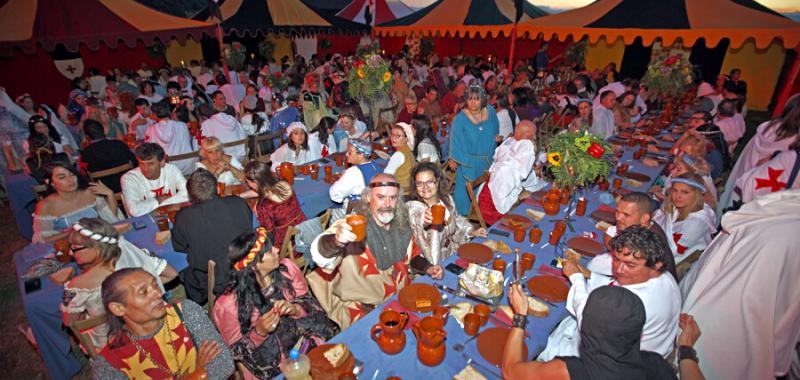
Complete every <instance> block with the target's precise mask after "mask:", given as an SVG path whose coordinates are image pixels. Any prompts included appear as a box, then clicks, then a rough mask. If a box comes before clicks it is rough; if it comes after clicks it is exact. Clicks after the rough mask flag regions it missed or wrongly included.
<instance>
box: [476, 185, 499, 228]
mask: <svg viewBox="0 0 800 380" xmlns="http://www.w3.org/2000/svg"><path fill="white" fill-rule="evenodd" d="M488 184H489V179H488V178H487V179H486V184H485V185H484V186H483V190H481V193H480V194H479V195H478V208H479V209H480V210H481V215H483V220H484V221H485V222H486V225H487V226H491V225H492V224H495V223H497V221H498V220H500V219H501V218H502V217H503V214H501V213H500V212H499V211H497V208H496V207H495V205H494V201H493V200H492V191H491V190H490V189H489V185H488Z"/></svg>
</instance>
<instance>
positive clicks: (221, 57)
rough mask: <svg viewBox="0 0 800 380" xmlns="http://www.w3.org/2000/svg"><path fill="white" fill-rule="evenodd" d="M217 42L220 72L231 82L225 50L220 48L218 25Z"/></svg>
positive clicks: (220, 27)
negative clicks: (220, 64)
mask: <svg viewBox="0 0 800 380" xmlns="http://www.w3.org/2000/svg"><path fill="white" fill-rule="evenodd" d="M217 42H218V43H219V60H220V63H222V71H224V72H225V78H228V81H229V82H232V80H231V72H230V70H229V69H228V63H227V62H225V50H224V49H223V47H222V45H223V43H222V25H220V23H217Z"/></svg>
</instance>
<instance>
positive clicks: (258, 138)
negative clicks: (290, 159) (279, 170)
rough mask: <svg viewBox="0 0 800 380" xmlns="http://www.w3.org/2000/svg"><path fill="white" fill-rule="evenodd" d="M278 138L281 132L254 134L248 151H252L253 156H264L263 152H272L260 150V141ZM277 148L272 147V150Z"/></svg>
mask: <svg viewBox="0 0 800 380" xmlns="http://www.w3.org/2000/svg"><path fill="white" fill-rule="evenodd" d="M280 138H281V133H280V132H272V133H268V134H266V135H261V136H255V138H254V139H253V146H251V147H250V150H249V152H251V153H253V157H254V158H260V157H261V156H264V155H265V154H271V153H272V152H268V153H265V152H262V151H261V143H262V142H264V141H271V140H274V139H280ZM277 148H278V147H273V148H272V150H273V151H275V149H277Z"/></svg>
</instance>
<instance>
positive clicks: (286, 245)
mask: <svg viewBox="0 0 800 380" xmlns="http://www.w3.org/2000/svg"><path fill="white" fill-rule="evenodd" d="M299 232H300V230H298V229H297V228H295V227H294V226H289V227H288V228H287V229H286V235H284V236H283V242H282V243H281V249H280V251H278V260H282V259H284V258H287V257H288V258H289V259H291V260H292V262H294V263H295V264H296V265H297V267H298V268H300V269H302V270H303V272H305V270H306V266H307V265H308V263H306V260H305V258H303V256H300V257H294V235H297V233H299Z"/></svg>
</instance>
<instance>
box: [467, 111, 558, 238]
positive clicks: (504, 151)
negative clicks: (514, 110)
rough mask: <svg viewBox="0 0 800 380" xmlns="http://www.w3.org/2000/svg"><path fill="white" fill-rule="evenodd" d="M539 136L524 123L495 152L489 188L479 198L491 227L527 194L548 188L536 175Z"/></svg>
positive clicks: (483, 212) (526, 121)
mask: <svg viewBox="0 0 800 380" xmlns="http://www.w3.org/2000/svg"><path fill="white" fill-rule="evenodd" d="M535 136H536V126H535V125H534V124H533V122H531V121H528V120H524V121H522V122H520V123H519V124H518V125H517V127H516V128H515V131H514V136H513V137H509V138H507V139H506V140H505V141H503V143H502V144H500V146H499V147H497V149H496V150H495V153H494V163H493V164H492V166H491V167H490V168H489V180H488V181H487V184H488V186H483V188H482V189H481V190H480V193H479V194H478V207H479V208H480V210H481V215H483V219H484V220H485V221H486V224H487V225H491V224H494V223H495V222H497V221H498V220H500V218H502V217H503V215H504V214H505V213H507V212H508V211H509V210H511V208H512V207H514V203H516V202H517V199H519V195H520V194H521V193H522V191H523V190H526V191H536V190H539V189H541V188H542V187H544V185H545V184H546V182H544V181H543V180H541V179H540V178H539V177H538V176H537V175H536V173H535V172H534V171H533V165H534V164H535V163H536V148H535V147H534V145H533V139H534V137H535Z"/></svg>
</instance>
